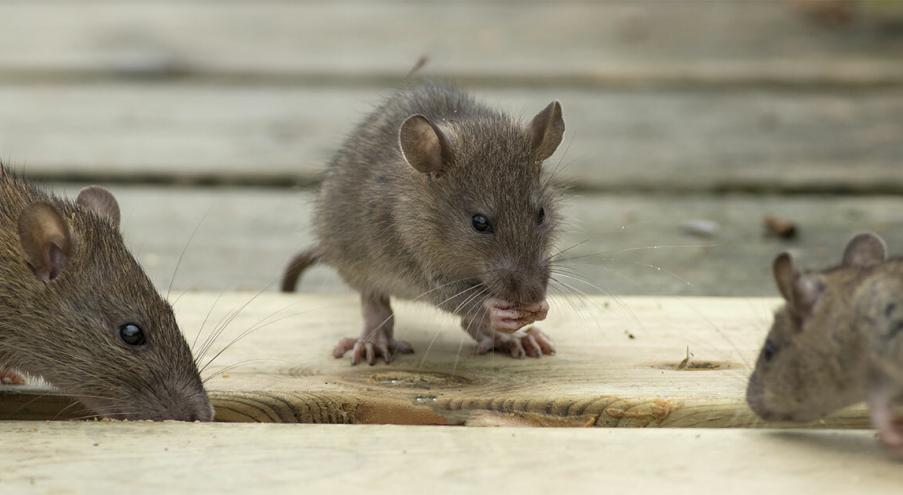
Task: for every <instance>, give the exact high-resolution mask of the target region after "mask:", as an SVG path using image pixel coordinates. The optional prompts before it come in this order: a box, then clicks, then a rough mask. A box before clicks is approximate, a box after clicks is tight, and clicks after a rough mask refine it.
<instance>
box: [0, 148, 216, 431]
mask: <svg viewBox="0 0 903 495" xmlns="http://www.w3.org/2000/svg"><path fill="white" fill-rule="evenodd" d="M0 365H2V366H0V367H2V368H3V369H4V370H5V371H4V373H5V374H6V375H9V374H10V370H16V371H19V372H24V373H28V374H30V375H35V376H41V377H43V378H44V379H45V380H47V381H48V382H49V383H50V384H52V385H54V386H56V387H57V388H58V389H59V390H60V391H62V392H63V393H65V394H67V395H70V396H71V397H73V398H75V399H77V400H78V401H80V402H81V403H82V404H83V405H84V406H85V407H87V408H88V409H89V410H90V411H92V412H93V413H95V414H97V415H98V416H102V417H110V418H115V419H153V420H164V419H175V420H186V421H195V420H200V421H209V420H211V419H212V417H213V409H212V407H211V406H210V402H209V400H208V398H207V393H206V392H205V391H204V387H203V384H202V382H201V379H200V376H199V373H198V370H197V367H196V365H195V362H194V358H193V357H192V354H191V350H190V349H189V347H188V344H187V343H186V342H185V339H184V337H183V336H182V333H181V332H180V331H179V327H178V325H177V324H176V320H175V317H174V316H173V312H172V308H171V307H170V305H169V304H168V303H167V302H166V301H165V300H164V299H163V298H162V297H160V295H159V294H158V293H157V291H156V290H155V288H154V286H153V284H152V283H151V281H150V280H149V279H148V278H147V276H146V275H145V274H144V272H143V271H142V269H141V267H140V266H139V265H138V263H137V261H135V259H134V258H133V257H132V256H131V254H130V253H129V252H128V250H127V249H126V247H125V245H124V244H123V241H122V237H121V235H120V233H119V206H118V204H117V203H116V200H115V199H114V198H113V196H112V195H111V194H110V193H109V192H108V191H106V190H105V189H102V188H99V187H88V188H85V189H83V190H82V191H81V193H80V194H79V195H78V199H77V200H76V201H75V202H71V201H67V200H65V199H61V198H58V197H56V196H53V195H50V194H47V193H45V192H43V191H41V190H39V189H38V188H36V187H35V186H33V185H31V184H30V183H28V182H26V181H25V180H23V179H21V178H18V177H15V176H13V175H12V174H11V173H9V172H7V171H6V170H5V169H4V168H3V167H2V165H0Z"/></svg>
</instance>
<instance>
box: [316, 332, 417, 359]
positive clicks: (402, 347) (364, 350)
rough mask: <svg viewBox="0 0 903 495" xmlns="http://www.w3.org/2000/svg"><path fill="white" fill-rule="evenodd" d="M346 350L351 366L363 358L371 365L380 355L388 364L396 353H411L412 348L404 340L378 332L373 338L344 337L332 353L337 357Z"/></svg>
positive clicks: (342, 354) (412, 351)
mask: <svg viewBox="0 0 903 495" xmlns="http://www.w3.org/2000/svg"><path fill="white" fill-rule="evenodd" d="M348 351H351V365H352V366H354V365H356V364H357V363H360V362H361V361H363V360H365V359H366V361H367V364H369V365H371V366H372V365H374V364H376V360H377V359H378V358H380V357H381V358H382V359H383V360H384V361H385V362H386V364H388V363H391V362H392V359H393V357H394V355H395V354H396V353H401V354H413V353H414V348H413V347H411V344H409V343H407V342H405V341H404V340H395V339H393V338H390V337H387V336H386V335H385V334H383V333H382V332H379V333H378V334H377V335H376V336H375V337H374V338H365V337H359V338H356V339H355V338H351V337H348V338H344V339H342V340H340V341H339V343H338V344H336V346H335V348H334V349H333V350H332V355H333V357H335V358H336V359H338V358H341V357H342V356H344V355H345V353H347V352H348Z"/></svg>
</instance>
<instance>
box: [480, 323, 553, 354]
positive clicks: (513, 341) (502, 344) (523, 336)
mask: <svg viewBox="0 0 903 495" xmlns="http://www.w3.org/2000/svg"><path fill="white" fill-rule="evenodd" d="M489 351H496V352H503V353H507V354H508V355H509V356H511V357H513V358H514V359H523V358H525V357H527V356H529V357H534V358H538V357H542V356H554V355H555V346H554V345H553V344H552V341H551V340H550V339H549V336H548V335H546V334H544V333H543V332H542V330H540V329H538V328H536V327H531V328H528V329H527V330H526V331H524V332H518V333H514V334H507V333H499V332H493V335H487V336H485V337H482V338H481V339H480V342H479V345H478V346H477V353H479V354H486V353H487V352H489Z"/></svg>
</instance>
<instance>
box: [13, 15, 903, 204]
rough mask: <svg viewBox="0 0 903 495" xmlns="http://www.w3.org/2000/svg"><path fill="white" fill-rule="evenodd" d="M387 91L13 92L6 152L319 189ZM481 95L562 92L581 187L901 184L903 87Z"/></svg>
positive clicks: (68, 163) (45, 174) (63, 173)
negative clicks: (349, 137)
mask: <svg viewBox="0 0 903 495" xmlns="http://www.w3.org/2000/svg"><path fill="white" fill-rule="evenodd" d="M0 10H2V9H0ZM0 45H2V44H0ZM390 92H391V90H389V89H378V88H372V89H348V88H345V89H341V88H339V89H336V88H303V89H302V88H295V87H276V86H265V87H226V88H224V87H220V86H208V85H192V84H177V85H122V84H113V85H107V84H99V85H63V86H56V85H50V86H17V85H4V86H0V150H2V154H3V157H4V158H5V159H6V160H7V161H12V162H13V163H14V164H21V165H22V167H23V168H24V170H25V171H27V172H28V173H29V174H31V175H32V176H35V177H42V178H45V179H57V180H60V179H64V180H72V179H78V178H82V179H85V180H95V181H96V180H116V181H148V180H150V181H161V182H173V181H175V182H183V183H192V182H193V183H198V182H200V183H230V182H231V183H236V182H238V183H245V184H277V185H287V184H294V183H304V184H307V183H311V182H315V181H317V180H318V179H319V177H320V174H321V171H322V170H323V168H324V166H325V164H326V163H327V162H328V160H329V158H330V156H331V154H332V153H333V152H334V151H335V149H336V148H337V147H338V146H339V145H340V143H341V140H342V139H343V138H344V136H345V135H346V134H347V133H348V132H349V131H350V130H351V129H352V128H353V126H354V125H355V123H356V121H358V120H359V119H360V118H361V116H362V115H363V114H364V113H366V112H368V111H369V110H370V109H371V108H372V105H373V104H375V103H376V102H378V101H379V100H380V98H381V97H383V96H384V95H386V94H389V93H390ZM476 93H477V95H478V96H479V97H481V98H482V99H484V100H486V101H488V102H491V103H492V104H495V105H499V106H500V107H502V108H505V109H507V110H509V111H511V112H512V113H514V114H515V115H520V116H523V117H524V118H528V117H529V116H531V115H533V114H534V113H535V112H537V111H538V110H539V109H541V108H542V107H543V106H544V105H546V104H547V103H548V101H550V100H552V99H559V100H561V102H562V104H563V106H564V112H565V118H566V120H567V124H568V133H567V135H566V139H565V142H564V144H563V146H562V148H561V150H559V152H558V153H557V154H556V156H554V157H552V159H551V161H550V164H551V165H550V166H553V167H554V166H556V164H558V163H559V162H560V163H561V164H562V167H561V171H560V173H558V177H559V178H560V179H561V180H562V181H564V182H566V183H568V184H571V185H575V186H577V187H579V188H581V189H584V190H602V191H617V192H622V191H638V190H639V191H647V190H663V191H717V192H724V191H763V190H765V191H785V192H787V191H790V192H793V191H803V192H819V191H823V192H836V191H841V192H872V193H874V192H886V193H899V192H901V191H903V175H901V174H900V173H899V172H898V168H899V157H900V156H903V140H900V139H899V136H901V135H903V119H901V118H900V115H901V114H903V90H883V91H871V92H864V93H860V92H818V91H813V92H805V93H796V92H780V91H778V92H774V91H759V90H756V91H723V92H720V91H719V92H713V91H663V92H645V91H623V90H611V91H599V90H569V89H564V88H560V87H558V88H553V89H506V90H491V89H477V90H476Z"/></svg>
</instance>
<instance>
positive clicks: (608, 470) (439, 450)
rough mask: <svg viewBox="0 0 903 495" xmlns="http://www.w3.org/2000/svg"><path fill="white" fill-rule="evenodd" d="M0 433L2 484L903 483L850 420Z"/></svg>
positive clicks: (246, 489)
mask: <svg viewBox="0 0 903 495" xmlns="http://www.w3.org/2000/svg"><path fill="white" fill-rule="evenodd" d="M0 435H2V436H3V438H4V439H5V440H6V441H7V442H8V443H9V445H15V448H10V449H2V451H0V462H2V463H3V465H4V466H6V467H7V468H6V469H4V470H2V471H0V484H2V485H3V486H4V487H5V489H6V490H8V491H10V493H26V492H27V493H34V494H44V493H46V494H50V493H53V494H57V493H115V492H118V491H121V490H122V488H123V487H124V486H128V487H129V493H134V494H145V493H147V494H157V493H247V494H276V493H297V492H298V490H299V489H301V487H303V490H304V493H335V491H336V489H339V490H340V491H350V490H355V491H366V492H367V493H372V494H374V495H379V494H392V495H397V494H409V493H410V494H414V493H420V492H422V490H423V487H424V486H429V487H430V491H431V492H432V493H462V492H465V491H466V492H467V493H509V492H510V493H523V494H530V493H553V492H564V493H597V492H598V491H599V489H600V487H603V488H604V489H605V490H606V491H609V490H610V491H611V492H612V493H635V494H638V495H644V494H660V493H669V494H698V493H699V491H700V489H701V488H700V487H711V486H717V487H719V491H720V492H722V493H730V494H757V493H770V494H776V495H779V494H797V493H823V494H826V495H830V494H847V493H869V494H876V495H882V494H892V493H897V492H898V491H899V486H900V483H901V481H903V474H901V472H900V468H899V464H898V463H895V462H893V461H892V460H890V459H889V458H888V457H887V456H886V455H884V453H883V452H881V450H880V447H879V446H878V445H877V444H876V442H875V440H874V438H873V435H872V434H871V433H868V432H849V431H818V432H816V431H748V430H747V431H743V430H693V431H686V430H593V431H587V430H572V429H523V428H521V429H512V428H484V429H465V428H412V427H405V428H402V427H392V426H370V427H360V426H356V427H348V426H313V425H311V426H300V425H295V426H284V425H217V424H178V423H55V424H41V423H2V424H0ZM212 453H215V454H214V455H211V454H212ZM525 465H527V466H529V469H525Z"/></svg>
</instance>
